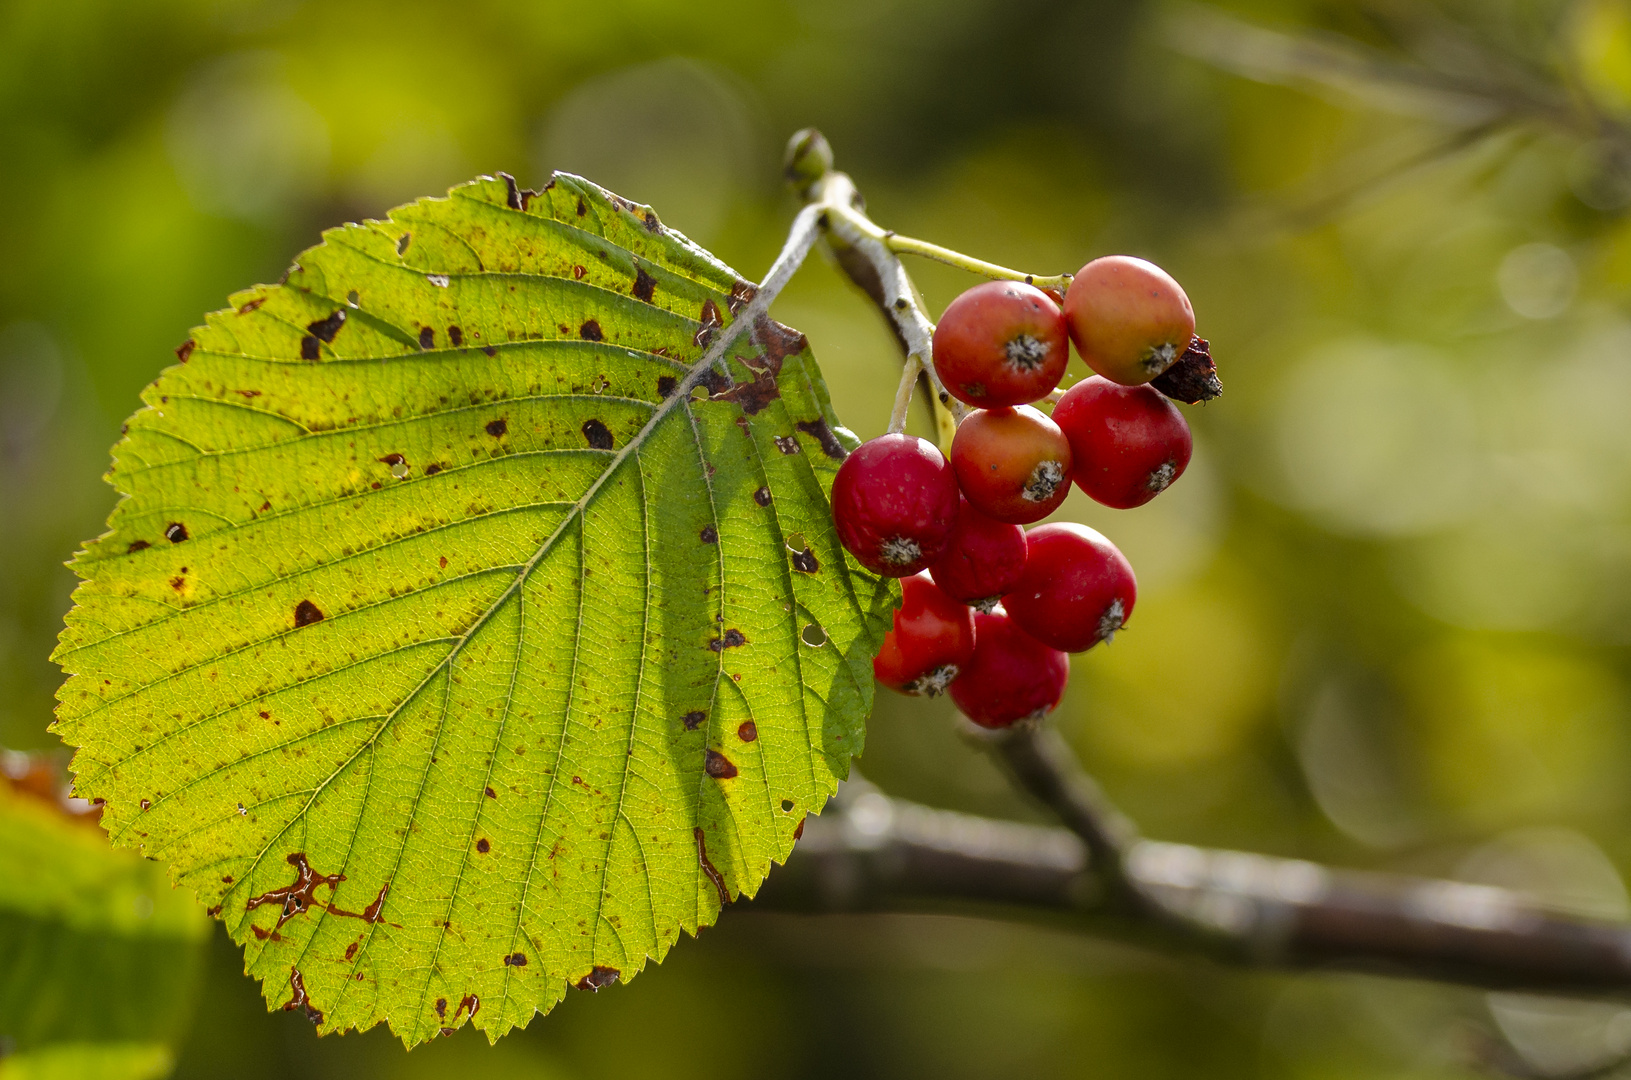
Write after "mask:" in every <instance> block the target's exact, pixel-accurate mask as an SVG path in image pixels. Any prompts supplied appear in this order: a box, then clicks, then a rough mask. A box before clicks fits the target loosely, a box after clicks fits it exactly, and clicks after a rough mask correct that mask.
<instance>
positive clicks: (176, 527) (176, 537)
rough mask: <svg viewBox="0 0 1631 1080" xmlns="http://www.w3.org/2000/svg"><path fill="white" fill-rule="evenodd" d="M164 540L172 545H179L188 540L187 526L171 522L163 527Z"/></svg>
mask: <svg viewBox="0 0 1631 1080" xmlns="http://www.w3.org/2000/svg"><path fill="white" fill-rule="evenodd" d="M164 538H165V539H166V540H168V541H170V543H172V544H179V543H181V542H182V541H183V540H186V539H188V536H187V526H185V525H183V524H182V523H181V522H179V521H172V522H170V524H168V525H166V526H165V527H164Z"/></svg>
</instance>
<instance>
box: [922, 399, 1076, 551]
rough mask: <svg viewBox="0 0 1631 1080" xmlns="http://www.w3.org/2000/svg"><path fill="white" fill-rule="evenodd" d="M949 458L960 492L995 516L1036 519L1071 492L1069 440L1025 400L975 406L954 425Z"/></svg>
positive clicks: (1018, 520) (1022, 522) (1016, 522)
mask: <svg viewBox="0 0 1631 1080" xmlns="http://www.w3.org/2000/svg"><path fill="white" fill-rule="evenodd" d="M951 463H952V468H954V469H955V470H956V472H957V486H958V487H960V488H962V491H963V495H964V496H965V497H966V498H967V499H968V501H969V502H971V503H973V504H974V506H975V508H976V509H978V510H980V511H981V512H983V513H985V514H988V515H990V516H991V517H994V518H996V519H997V520H998V521H1006V522H1008V523H1010V524H1014V525H1027V524H1030V523H1031V522H1033V521H1040V520H1042V519H1043V518H1045V517H1047V516H1048V515H1049V514H1051V513H1053V511H1054V510H1055V509H1056V508H1057V507H1058V506H1059V504H1060V503H1062V502H1064V501H1065V496H1066V495H1069V494H1070V469H1071V456H1070V442H1069V441H1068V440H1067V439H1066V438H1065V435H1064V432H1062V431H1060V430H1059V425H1058V424H1055V423H1054V422H1053V421H1052V420H1049V419H1048V418H1047V417H1046V416H1045V415H1043V414H1042V413H1040V412H1038V411H1037V410H1036V409H1033V408H1031V407H1030V406H1029V405H1020V406H1018V407H1017V408H1012V409H979V410H976V411H975V412H974V413H973V414H971V415H970V416H969V417H968V418H967V419H966V420H964V421H963V422H962V423H961V424H960V425H958V427H957V435H956V437H955V438H953V439H952V443H951Z"/></svg>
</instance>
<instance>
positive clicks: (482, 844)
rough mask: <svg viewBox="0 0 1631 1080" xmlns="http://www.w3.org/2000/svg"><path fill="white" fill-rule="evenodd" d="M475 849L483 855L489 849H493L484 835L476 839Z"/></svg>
mask: <svg viewBox="0 0 1631 1080" xmlns="http://www.w3.org/2000/svg"><path fill="white" fill-rule="evenodd" d="M476 850H477V851H479V852H481V853H482V854H483V855H485V854H487V853H488V852H489V851H491V850H493V845H492V844H491V843H489V842H488V840H487V838H486V837H485V836H484V837H482V838H481V839H480V840H477V841H476Z"/></svg>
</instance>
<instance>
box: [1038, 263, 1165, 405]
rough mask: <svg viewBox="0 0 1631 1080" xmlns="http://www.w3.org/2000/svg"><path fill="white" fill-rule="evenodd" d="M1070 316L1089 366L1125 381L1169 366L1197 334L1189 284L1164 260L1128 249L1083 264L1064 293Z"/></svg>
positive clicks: (1135, 381) (1073, 337)
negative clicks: (1187, 289)
mask: <svg viewBox="0 0 1631 1080" xmlns="http://www.w3.org/2000/svg"><path fill="white" fill-rule="evenodd" d="M1065 321H1066V322H1067V324H1068V325H1069V327H1070V338H1071V340H1072V341H1074V342H1075V343H1076V351H1077V352H1079V353H1081V354H1082V359H1083V360H1085V361H1087V366H1088V367H1090V368H1092V369H1093V370H1094V371H1096V372H1098V373H1099V374H1100V375H1103V376H1104V377H1105V378H1107V379H1109V380H1110V381H1111V382H1118V383H1121V384H1122V385H1123V386H1137V385H1139V384H1140V383H1147V382H1149V381H1150V380H1151V379H1153V378H1155V377H1156V376H1157V375H1159V374H1161V373H1162V372H1163V371H1165V370H1167V368H1169V367H1171V366H1172V362H1173V361H1174V360H1176V359H1178V357H1179V356H1180V355H1181V354H1182V353H1183V351H1184V350H1185V349H1186V348H1188V347H1189V341H1190V338H1192V337H1194V336H1195V310H1194V308H1192V307H1190V306H1189V297H1187V296H1185V295H1184V290H1183V289H1182V288H1180V287H1179V285H1178V283H1177V282H1176V281H1174V280H1172V278H1171V276H1170V275H1168V274H1167V272H1166V271H1165V270H1163V269H1161V268H1160V267H1159V266H1156V265H1155V264H1154V263H1148V262H1145V261H1144V260H1143V259H1135V258H1132V257H1131V256H1129V255H1107V256H1105V257H1104V258H1102V259H1094V260H1093V261H1092V262H1090V263H1088V264H1087V265H1086V266H1084V267H1082V269H1081V272H1080V273H1078V274H1077V275H1076V277H1075V278H1074V279H1073V280H1072V281H1071V283H1070V289H1069V291H1067V292H1066V293H1065Z"/></svg>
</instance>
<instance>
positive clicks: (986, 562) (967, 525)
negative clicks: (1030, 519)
mask: <svg viewBox="0 0 1631 1080" xmlns="http://www.w3.org/2000/svg"><path fill="white" fill-rule="evenodd" d="M1024 571H1025V530H1024V529H1021V528H1020V527H1019V526H1018V525H1010V524H1009V523H1007V522H1005V521H998V520H997V519H996V518H994V517H991V516H989V515H987V514H983V513H981V512H980V511H979V510H978V509H976V508H975V506H974V504H973V503H971V502H969V501H968V500H967V499H966V498H965V499H964V500H963V501H962V503H961V505H959V506H958V508H957V527H956V528H954V529H952V531H951V544H950V545H949V546H948V547H947V548H946V553H945V554H944V555H942V556H940V558H939V560H938V561H937V562H936V563H935V564H934V565H933V566H931V567H929V576H930V577H932V578H934V583H935V584H936V585H938V586H940V588H941V591H943V592H944V593H945V594H946V595H947V596H949V597H951V598H952V599H953V600H957V601H959V602H961V603H964V604H969V605H971V606H973V607H976V608H979V609H980V610H981V611H990V610H991V609H992V608H993V607H995V606H996V604H997V601H998V600H1000V599H1002V594H1003V593H1005V592H1007V591H1008V590H1010V589H1012V588H1013V587H1014V586H1015V585H1016V584H1017V583H1018V582H1019V576H1020V574H1022V573H1023V572H1024Z"/></svg>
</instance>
